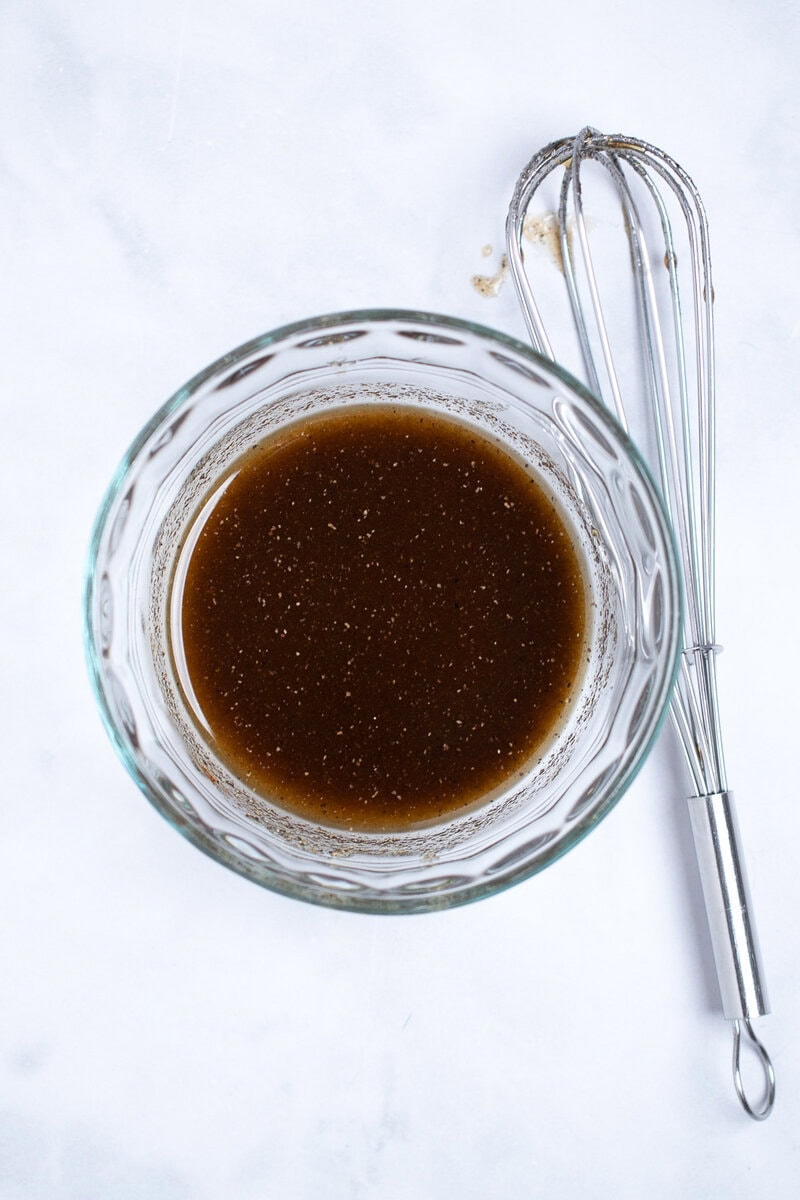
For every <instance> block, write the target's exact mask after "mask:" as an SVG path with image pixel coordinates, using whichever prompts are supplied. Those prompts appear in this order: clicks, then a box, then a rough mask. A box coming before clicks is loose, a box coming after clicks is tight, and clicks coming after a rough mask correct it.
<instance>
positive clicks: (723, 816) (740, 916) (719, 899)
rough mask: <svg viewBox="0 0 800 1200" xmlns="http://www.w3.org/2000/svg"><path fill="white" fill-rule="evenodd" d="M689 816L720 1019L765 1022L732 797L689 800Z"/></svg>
mask: <svg viewBox="0 0 800 1200" xmlns="http://www.w3.org/2000/svg"><path fill="white" fill-rule="evenodd" d="M689 815H690V816H691V820H692V830H693V832H694V844H695V849H696V850H697V863H698V866H699V868H700V879H701V882H702V885H703V896H704V898H705V902H706V913H707V915H708V927H709V931H710V933H711V945H712V948H713V951H714V960H715V962H716V964H717V977H718V979H719V989H720V995H721V997H722V1011H723V1014H724V1015H725V1016H726V1017H727V1018H728V1020H730V1021H734V1020H740V1019H742V1018H744V1017H747V1018H748V1019H749V1018H752V1017H763V1016H764V1015H765V1013H768V1012H769V1001H768V1000H767V995H766V991H765V988H764V983H763V977H762V976H763V972H762V969H761V954H760V951H759V947H758V939H757V937H756V931H755V929H754V928H753V922H752V917H751V912H752V903H751V901H750V893H749V889H748V885H747V874H746V871H745V866H744V862H743V861H742V857H741V850H740V838H739V829H738V824H737V821H736V810H735V808H734V804H733V797H732V795H731V794H730V792H718V793H717V794H716V795H714V796H693V797H692V798H691V799H690V800H689Z"/></svg>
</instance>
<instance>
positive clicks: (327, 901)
mask: <svg viewBox="0 0 800 1200" xmlns="http://www.w3.org/2000/svg"><path fill="white" fill-rule="evenodd" d="M393 321H401V322H405V323H408V324H414V325H420V326H424V327H429V328H433V327H436V328H441V329H444V330H448V331H452V332H454V333H459V332H461V333H467V334H470V335H473V336H477V337H478V338H479V339H481V340H483V341H488V342H489V343H493V344H497V345H500V346H503V347H505V348H507V349H509V350H511V351H513V352H514V353H515V354H517V355H520V356H521V357H522V358H524V359H527V360H528V361H530V363H531V364H532V365H533V366H534V367H536V368H538V369H539V370H543V371H544V372H545V373H546V374H548V375H549V376H551V377H553V378H554V379H555V380H557V381H558V382H560V383H561V384H563V385H564V386H565V387H566V388H567V389H568V390H569V391H571V392H573V393H575V394H577V395H578V396H579V397H580V398H581V400H582V401H583V402H584V403H586V404H587V405H588V407H589V409H590V410H591V411H592V413H593V415H594V416H596V417H597V418H598V420H599V421H600V423H601V424H603V425H605V426H606V427H607V428H608V430H609V432H611V433H612V434H613V437H614V439H615V441H616V442H617V443H618V444H619V445H620V446H621V448H622V449H623V450H624V451H625V453H626V454H627V456H628V458H629V459H630V460H631V462H632V464H633V466H634V467H635V469H636V471H637V472H638V474H639V476H640V478H641V480H642V481H643V483H644V486H645V488H646V490H647V491H648V493H649V495H650V499H651V501H652V502H653V505H654V508H655V510H656V512H657V513H658V515H659V518H660V523H661V526H662V533H663V534H664V535H665V537H664V544H665V548H666V551H667V563H666V575H667V577H668V579H669V581H670V583H671V584H672V587H673V596H672V599H673V609H674V619H673V622H672V627H671V629H670V631H669V633H670V639H669V640H670V645H669V650H668V653H669V657H670V661H669V664H668V669H666V670H665V671H664V673H663V677H662V678H661V681H660V688H659V693H660V694H659V695H658V696H657V697H656V700H657V703H655V704H654V707H653V716H652V717H651V719H650V723H649V728H648V729H647V730H646V733H645V735H644V736H643V738H642V740H641V743H640V748H639V752H638V754H637V755H636V756H635V758H633V759H632V760H631V762H630V763H629V764H628V765H627V766H626V768H625V769H624V770H623V771H621V772H620V774H619V776H618V777H617V778H616V779H615V780H614V781H613V785H612V786H611V787H610V788H609V790H608V792H607V793H606V795H605V797H604V799H603V802H602V803H601V804H599V805H598V806H597V807H595V808H592V809H590V811H589V812H588V813H587V814H584V815H583V816H582V817H581V818H580V819H579V820H577V821H576V822H575V824H574V826H573V827H572V829H571V831H570V833H569V835H568V836H566V837H564V838H560V839H558V840H557V841H556V842H555V843H554V844H552V845H551V846H549V847H547V848H545V849H544V851H543V852H542V853H541V854H540V855H537V857H536V858H535V859H534V860H533V861H531V862H523V863H521V864H519V865H517V866H516V867H514V868H512V869H511V870H509V871H508V873H506V874H503V875H502V876H495V877H493V878H492V879H491V880H490V881H489V880H482V881H481V880H479V881H476V882H475V883H474V884H473V885H472V886H471V887H468V888H465V889H463V890H460V891H459V892H458V893H454V894H450V893H448V894H447V895H446V896H441V897H438V898H437V897H434V898H433V899H431V898H430V897H429V896H427V897H426V896H422V897H419V898H413V899H410V898H404V899H403V902H402V904H398V903H397V901H396V900H392V899H391V896H390V894H389V893H387V895H386V897H385V898H384V897H382V898H380V899H375V898H372V897H370V898H369V899H366V900H365V899H361V898H359V897H358V896H350V895H347V894H342V895H340V894H338V893H333V892H331V893H330V894H327V893H326V894H325V895H322V894H316V893H314V894H312V893H310V892H309V891H308V890H307V889H306V888H304V887H303V886H302V885H300V884H298V885H297V886H296V887H295V886H292V885H291V884H287V883H286V882H285V881H284V880H283V879H275V878H267V877H265V875H268V874H269V871H268V870H267V872H264V870H263V868H260V867H259V866H258V865H257V864H256V863H255V862H253V861H251V860H248V859H246V858H244V857H238V856H236V855H235V854H234V853H232V852H228V851H227V850H226V849H224V848H223V847H222V846H220V844H219V842H218V841H217V840H215V839H213V838H211V837H210V836H209V835H208V834H206V833H205V831H204V829H203V828H199V827H198V826H197V825H196V824H195V823H193V822H191V821H190V820H188V819H187V818H186V817H185V816H184V815H183V814H182V813H181V812H180V810H179V809H176V808H174V807H171V806H169V805H168V804H167V803H166V802H165V801H164V800H163V799H162V797H161V796H160V795H159V794H158V793H157V792H156V791H155V790H154V789H153V787H152V785H151V782H150V781H149V780H148V778H147V777H146V775H145V774H144V772H143V771H142V769H141V768H140V766H139V763H138V762H137V760H136V758H135V757H134V756H133V755H132V754H131V752H130V749H129V746H128V744H127V742H126V741H125V739H124V737H123V736H122V733H121V731H120V729H119V727H118V723H117V721H116V719H115V718H114V716H113V714H112V712H111V710H110V707H109V704H108V699H107V696H106V690H105V688H104V685H103V676H102V671H101V655H100V653H99V652H98V649H97V646H96V638H95V636H94V631H93V625H94V606H95V595H96V583H97V572H96V566H97V560H98V552H99V549H100V545H101V541H102V537H103V534H104V530H105V528H106V524H107V521H108V517H109V514H110V512H111V510H112V507H113V505H114V502H115V500H116V498H117V496H118V494H119V492H120V490H121V488H122V486H123V484H124V482H125V480H126V478H127V476H128V473H129V471H130V469H131V467H132V466H133V464H134V463H135V462H136V460H137V458H138V456H139V454H140V452H141V450H142V449H143V447H144V446H145V445H146V444H147V443H148V441H149V440H150V438H151V437H152V436H153V434H154V432H155V431H156V430H157V429H158V428H159V427H160V426H161V425H163V424H164V423H165V421H167V420H168V419H169V418H170V417H172V416H173V414H174V413H176V412H177V411H178V410H179V409H180V408H181V407H182V406H183V405H184V404H186V403H187V402H188V401H190V400H191V399H192V398H193V397H194V396H195V394H196V393H197V392H198V391H199V390H200V389H201V388H202V387H203V385H204V384H206V383H207V382H209V381H210V380H212V379H214V378H215V377H217V376H219V375H220V374H222V373H223V372H225V371H230V370H231V368H233V367H235V366H236V364H237V363H238V362H240V361H241V360H242V359H245V358H248V357H250V356H251V355H252V354H254V353H256V352H258V351H262V350H264V349H267V348H268V347H270V346H275V345H277V344H279V343H282V342H285V341H287V340H288V339H290V338H294V337H296V336H297V335H300V334H308V335H310V336H313V335H315V334H319V333H320V332H324V331H325V330H330V329H334V328H337V327H340V326H345V325H350V324H355V323H360V324H364V323H367V324H370V325H378V324H381V323H388V322H393ZM678 561H679V560H678V556H677V551H676V545H675V538H674V534H673V530H672V526H671V523H670V521H669V517H668V515H667V512H666V508H665V505H664V502H663V499H662V497H661V493H660V491H659V489H658V487H657V486H656V484H655V481H654V479H653V476H652V473H651V471H650V468H649V467H648V465H647V463H646V461H645V460H644V458H643V457H642V455H641V453H640V451H639V450H638V448H637V446H636V444H635V443H634V442H633V440H632V439H631V437H630V435H629V434H628V433H627V431H626V430H625V429H624V428H623V427H622V425H621V424H620V423H619V421H618V420H617V419H616V417H615V416H614V414H613V413H612V412H611V411H610V410H609V409H608V408H607V407H606V405H605V404H603V403H602V402H601V401H600V400H598V399H597V397H596V396H594V395H593V394H592V392H591V391H590V390H589V389H588V388H587V387H586V385H585V384H583V383H581V381H580V380H578V379H576V378H575V377H574V376H573V375H571V374H570V372H568V371H567V370H565V369H564V368H563V367H562V366H560V364H558V363H557V362H555V361H554V360H552V359H548V358H547V357H545V356H544V355H542V354H540V353H539V352H538V351H537V350H534V349H533V347H532V346H530V345H527V344H526V343H524V342H522V341H520V340H519V339H518V338H515V337H513V336H512V335H510V334H507V333H504V332H503V331H501V330H497V329H493V328H491V327H489V326H487V325H483V324H481V323H478V322H475V321H469V320H466V319H463V318H460V317H453V316H448V315H445V314H440V313H434V312H429V311H425V310H419V309H403V308H383V307H381V308H360V309H350V310H342V311H340V312H329V313H323V314H321V315H318V316H315V317H308V318H304V319H301V320H297V321H292V322H290V323H288V324H285V325H281V326H279V327H277V328H276V329H273V330H270V331H268V332H267V333H263V334H260V335H257V336H256V337H254V338H251V339H249V340H248V341H246V342H243V343H242V344H240V345H239V346H237V347H236V348H235V349H233V350H230V351H228V352H226V353H225V354H222V355H220V356H219V357H218V358H216V359H215V360H214V361H213V362H211V363H210V364H209V365H208V366H207V367H205V368H203V369H202V370H200V371H198V372H197V373H196V374H195V375H193V376H192V377H191V378H190V379H189V380H188V382H186V383H185V384H184V385H183V386H182V387H180V388H179V389H178V390H177V391H176V392H174V393H173V394H172V395H171V396H170V397H169V398H168V399H167V400H166V401H164V402H163V403H162V404H161V405H160V407H159V408H158V409H157V410H156V411H155V412H154V413H153V414H152V416H151V417H150V419H149V420H148V421H146V422H145V424H144V425H143V426H142V428H141V429H140V430H139V432H138V433H137V434H136V436H135V437H134V438H133V440H132V441H131V443H130V444H129V446H128V448H127V450H126V451H125V453H124V455H123V456H122V458H121V460H120V461H119V463H118V465H117V468H116V470H115V472H114V474H113V475H112V477H111V480H110V482H109V484H108V486H107V488H106V490H105V492H104V494H103V498H102V500H101V503H100V506H99V508H98V510H97V514H96V516H95V519H94V523H93V525H92V531H91V536H90V540H89V546H88V553H87V556H86V566H85V576H84V583H83V597H82V600H83V604H82V613H83V641H84V652H85V657H86V662H87V668H88V673H89V678H90V681H91V685H92V690H93V693H94V697H95V702H96V704H97V707H98V710H99V712H100V715H101V718H102V721H103V724H104V726H105V729H106V732H107V734H108V736H109V738H110V740H111V742H112V744H113V745H114V748H115V750H116V751H117V754H118V756H119V757H120V758H121V760H122V762H123V764H124V766H125V768H126V770H127V771H128V773H129V775H130V776H131V777H132V779H133V780H134V782H135V783H136V784H137V786H138V787H139V789H140V791H141V792H142V793H143V795H144V796H145V798H146V799H147V800H148V801H149V802H150V804H151V805H152V806H153V807H154V808H155V809H156V811H157V812H158V813H159V814H160V815H161V816H162V817H163V818H165V819H166V820H167V821H168V823H169V824H170V825H172V826H173V827H174V828H175V829H177V830H178V832H180V833H181V834H183V836H184V837H186V839H187V840H188V841H189V842H190V843H191V844H192V845H194V846H195V847H196V848H197V849H199V850H202V851H203V853H205V854H206V855H208V856H209V857H211V858H212V859H214V860H215V861H216V862H219V863H221V864H222V865H224V866H226V867H228V868H229V869H231V870H233V871H235V872H236V873H237V874H239V875H242V876H244V877H245V878H248V879H250V880H252V881H253V882H256V883H258V884H259V885H260V886H262V887H264V888H266V889H268V890H270V891H273V892H276V893H278V894H281V895H284V896H287V897H290V898H295V899H301V900H303V901H305V902H306V903H311V904H315V905H318V906H322V907H327V908H331V907H333V908H339V909H344V910H347V911H350V912H361V913H366V914H377V913H389V914H407V913H420V912H431V911H437V910H441V909H444V908H451V907H460V906H462V905H464V904H468V903H472V902H475V901H477V900H480V899H483V898H487V897H489V896H491V895H495V894H497V893H499V892H502V891H505V890H506V889H507V888H509V887H512V886H514V885H515V884H517V883H520V882H522V881H523V880H524V879H527V878H530V877H531V876H532V875H535V874H538V873H539V871H541V870H543V869H544V868H545V867H547V866H550V865H551V864H552V863H554V862H556V861H557V860H558V859H559V858H561V857H562V855H564V854H566V853H567V851H569V850H571V849H572V848H573V847H575V846H576V845H577V844H578V843H580V842H581V841H583V839H584V838H585V837H586V835H587V834H588V833H589V832H590V831H591V830H592V829H594V827H595V826H596V825H597V824H599V822H600V821H601V820H602V819H603V818H604V817H606V816H607V815H608V813H609V812H610V811H611V809H612V808H614V807H615V805H616V804H617V803H618V801H619V800H620V799H621V797H622V795H623V794H624V793H625V791H626V790H627V789H628V787H629V786H630V785H631V784H632V783H633V781H634V779H635V778H636V776H637V775H638V773H639V771H640V769H641V768H642V766H643V765H644V762H645V761H646V759H647V757H648V756H649V753H650V751H651V749H652V747H653V744H654V742H655V741H656V739H657V737H658V735H659V733H660V731H661V729H662V726H663V724H664V721H665V720H666V716H667V713H668V711H669V706H670V696H671V694H672V689H673V687H674V684H675V680H676V678H677V674H678V669H679V664H680V649H681V642H680V633H681V628H682V622H683V584H682V579H681V572H680V569H679V565H678ZM457 861H458V860H457V859H455V860H454V862H453V865H457Z"/></svg>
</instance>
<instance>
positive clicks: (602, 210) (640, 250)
mask: <svg viewBox="0 0 800 1200" xmlns="http://www.w3.org/2000/svg"><path fill="white" fill-rule="evenodd" d="M590 189H591V195H592V199H591V209H590V211H587V208H588V206H587V204H586V199H585V197H586V195H588V193H589V191H590ZM534 198H536V201H537V206H540V207H537V208H536V210H534V203H533V202H534ZM548 222H552V227H553V234H554V238H555V241H556V245H557V254H556V259H557V262H558V266H559V268H560V275H561V276H562V277H563V283H564V284H565V285H566V288H565V293H564V289H559V290H561V291H562V297H561V302H562V304H563V298H564V294H565V296H566V301H567V303H568V306H569V310H570V313H571V316H572V321H571V322H566V323H565V322H562V323H561V325H560V329H561V330H562V331H563V330H565V327H566V325H568V324H571V325H572V328H573V330H574V335H575V341H574V342H573V344H572V346H571V348H570V349H569V350H566V352H565V351H564V350H562V349H561V348H560V349H559V353H558V355H556V354H555V352H554V349H553V346H552V344H551V342H550V339H549V337H548V334H547V331H546V329H545V326H544V322H543V320H542V316H541V312H540V308H539V304H538V303H537V300H536V299H535V297H534V292H533V288H532V285H531V278H530V274H529V271H530V266H529V264H526V261H525V259H526V256H527V258H528V259H529V260H531V259H532V258H533V255H532V254H527V255H526V251H527V249H528V246H527V243H528V242H529V241H530V240H531V238H530V235H531V232H532V231H533V233H534V237H535V236H536V234H539V235H541V232H542V229H543V227H545V226H546V224H547V223H548ZM507 240H508V258H509V265H510V269H511V274H512V277H513V279H514V283H515V286H516V288H517V292H518V294H519V297H520V301H521V303H522V309H523V313H524V315H525V320H526V323H527V326H528V331H529V334H530V337H531V340H532V341H533V343H534V345H535V346H536V348H537V349H538V350H539V351H540V352H541V353H543V354H546V355H547V356H548V357H549V358H553V359H555V358H556V357H557V358H558V361H559V362H561V363H562V364H563V365H565V366H568V367H570V368H571V369H572V370H573V373H575V374H578V375H579V376H581V375H582V377H583V378H584V380H585V382H586V384H587V386H588V387H589V389H590V391H592V392H593V393H594V394H595V395H596V396H598V397H599V398H600V399H601V400H603V401H604V402H605V403H606V404H607V406H608V407H609V408H610V409H611V410H612V411H613V412H614V413H615V415H616V416H617V419H618V420H619V421H620V423H621V424H622V425H623V427H624V428H625V429H626V430H628V431H629V432H630V433H631V435H632V436H633V438H634V440H635V441H636V442H637V444H638V445H639V448H640V449H641V450H642V451H643V453H644V455H645V457H646V458H647V459H648V460H649V461H650V464H651V467H652V469H653V473H654V474H655V476H656V478H657V479H658V480H659V481H660V485H661V492H662V495H663V498H664V503H665V506H666V509H667V513H668V515H669V518H670V521H671V523H672V527H673V530H674V533H675V538H676V542H677V545H678V550H679V556H680V559H681V563H682V569H683V578H684V585H685V603H686V621H685V650H684V671H683V672H682V680H681V682H679V685H678V689H677V694H676V701H675V704H674V705H673V715H674V716H675V722H676V725H677V727H678V732H679V734H680V737H681V741H682V744H683V746H684V750H685V752H686V757H687V762H688V764H689V768H690V771H691V773H692V777H693V782H694V783H695V785H696V790H697V792H698V794H706V793H710V792H716V791H721V790H724V788H725V777H724V776H725V771H724V764H723V761H722V750H721V742H720V737H719V730H718V720H717V713H716V701H715V699H714V680H713V674H714V651H715V649H716V644H715V636H714V553H713V548H714V331H713V288H712V283H711V259H710V253H709V244H708V223H707V220H706V216H705V211H704V208H703V203H702V200H701V198H700V195H699V193H698V191H697V188H696V187H695V185H694V184H693V183H692V181H691V179H690V178H689V176H688V175H687V174H686V172H685V171H684V170H683V169H682V167H680V166H679V165H678V164H677V163H676V162H675V161H674V160H673V159H672V158H670V157H669V155H667V154H665V153H664V152H663V151H662V150H659V149H657V148H656V147H655V146H652V145H651V144H650V143H648V142H644V141H641V140H640V139H638V138H631V137H625V136H622V135H619V134H617V135H612V136H608V135H604V134H600V133H599V132H598V131H597V130H595V129H591V128H588V127H587V128H586V129H583V130H582V131H581V132H580V133H579V134H578V135H577V137H573V138H562V139H560V140H559V141H555V142H552V143H551V144H550V145H548V146H546V147H544V149H542V150H541V151H539V153H538V154H536V155H535V156H534V158H532V159H531V161H530V162H529V163H528V165H527V167H526V168H525V170H524V171H523V172H522V175H521V176H520V178H519V180H518V182H517V186H516V188H515V191H514V195H513V198H512V201H511V205H510V207H509V213H508V222H507ZM626 258H629V260H630V264H631V267H632V271H630V272H628V271H623V270H621V268H620V264H621V263H622V264H623V265H624V261H625V259H626ZM548 274H549V278H548ZM553 276H554V273H553V272H552V271H551V272H549V273H548V272H545V271H541V272H540V273H539V277H538V282H539V283H540V284H541V289H542V294H543V295H544V294H546V293H547V292H548V289H549V294H550V303H551V306H552V307H556V298H555V294H554V286H553V284H554V278H553ZM637 330H638V337H637V336H636V334H637ZM565 344H566V339H565Z"/></svg>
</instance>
